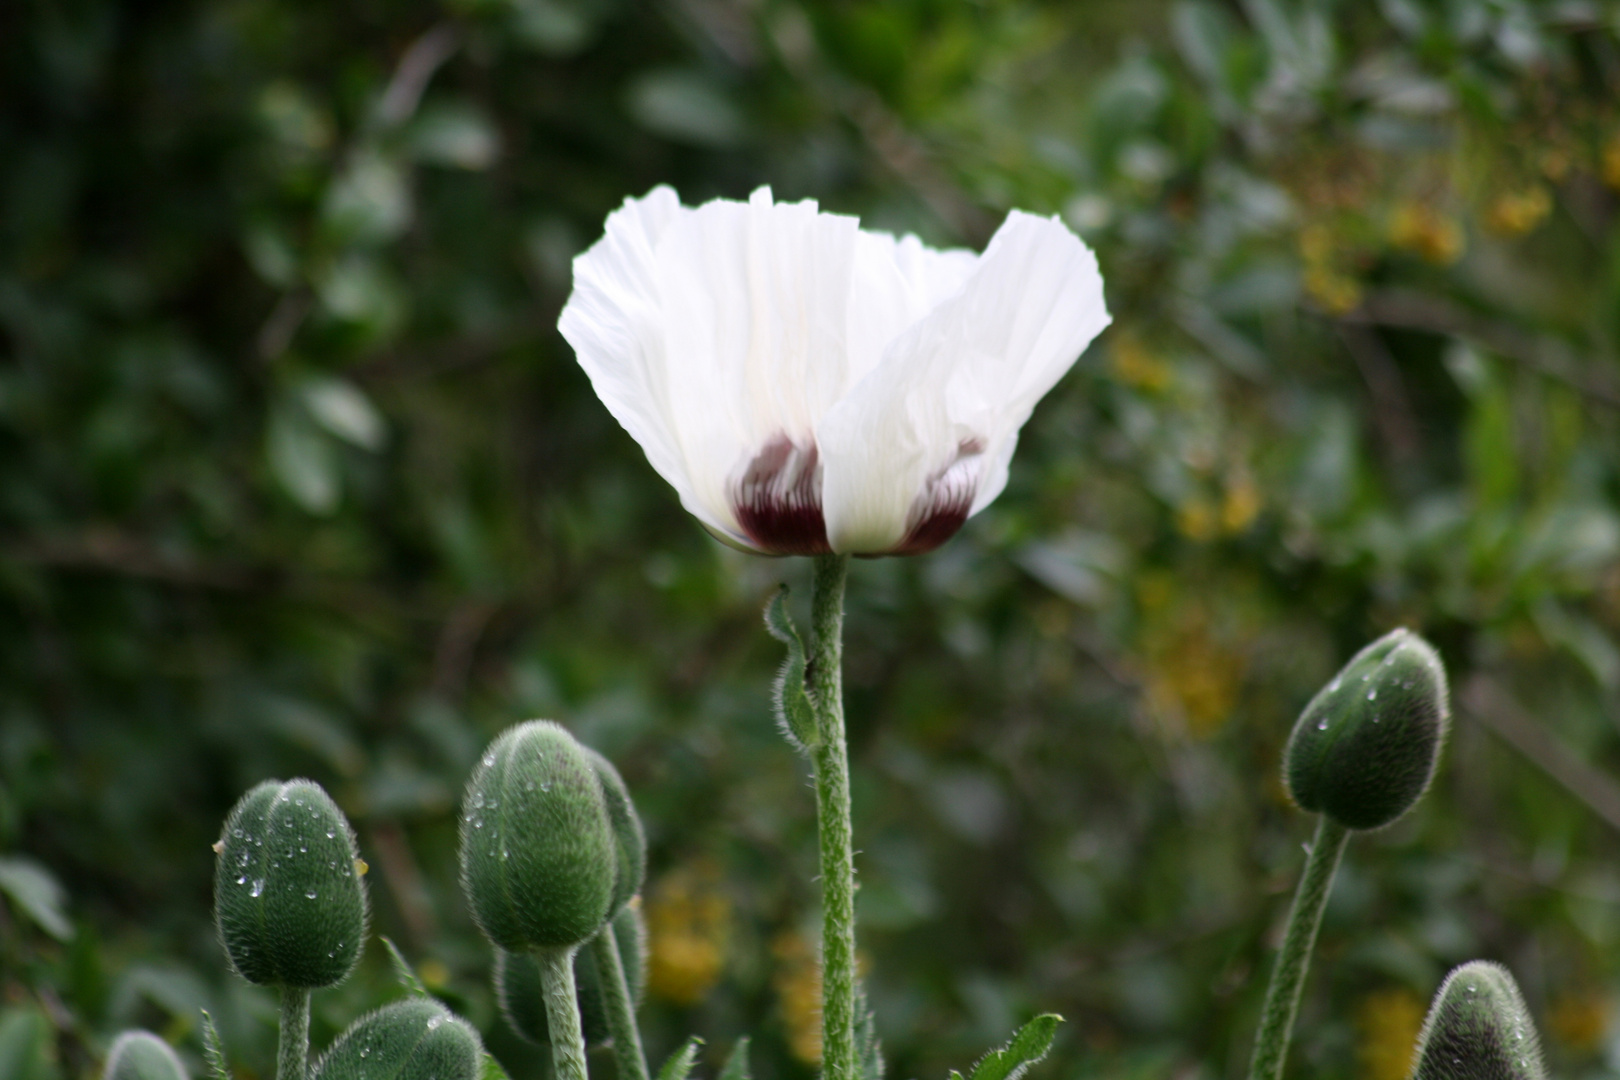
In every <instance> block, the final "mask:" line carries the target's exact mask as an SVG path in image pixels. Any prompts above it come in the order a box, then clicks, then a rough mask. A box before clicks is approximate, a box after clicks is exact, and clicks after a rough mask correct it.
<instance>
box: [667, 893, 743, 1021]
mask: <svg viewBox="0 0 1620 1080" xmlns="http://www.w3.org/2000/svg"><path fill="white" fill-rule="evenodd" d="M718 879H719V874H718V872H717V871H716V870H714V869H713V868H712V867H701V868H697V869H693V868H683V869H680V870H676V871H674V872H673V873H671V874H670V875H669V876H668V877H666V878H664V879H663V880H662V881H660V882H659V883H658V885H657V887H656V888H654V889H653V890H652V894H651V896H650V897H649V898H648V900H647V947H648V956H647V989H648V990H650V991H651V992H652V993H653V994H655V995H657V996H658V997H661V998H664V999H665V1000H666V1001H672V1002H674V1003H675V1004H677V1005H695V1004H696V1003H697V1002H699V1001H701V1000H703V998H704V996H705V995H707V994H708V992H709V991H710V990H712V989H713V988H714V984H715V982H716V981H718V980H719V978H720V971H721V968H722V966H723V965H724V961H725V945H726V930H727V927H728V925H729V924H730V921H731V903H730V901H728V900H727V899H726V897H725V894H724V893H722V892H721V891H720V887H719V880H718Z"/></svg>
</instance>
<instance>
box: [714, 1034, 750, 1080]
mask: <svg viewBox="0 0 1620 1080" xmlns="http://www.w3.org/2000/svg"><path fill="white" fill-rule="evenodd" d="M720 1080H752V1078H751V1076H750V1074H749V1071H748V1036H746V1035H744V1036H743V1037H742V1038H740V1039H738V1040H737V1045H735V1046H733V1047H732V1048H731V1054H730V1055H729V1056H728V1057H727V1058H726V1063H725V1065H724V1066H723V1067H722V1068H721V1070H720Z"/></svg>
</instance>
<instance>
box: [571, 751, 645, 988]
mask: <svg viewBox="0 0 1620 1080" xmlns="http://www.w3.org/2000/svg"><path fill="white" fill-rule="evenodd" d="M581 749H583V750H584V751H585V756H586V757H587V758H589V759H590V761H591V764H592V765H593V766H595V768H596V778H597V779H598V780H600V781H601V782H602V799H603V802H604V803H605V804H606V805H607V813H608V822H609V823H610V824H611V825H612V826H613V842H614V850H615V852H616V853H617V856H618V857H617V859H616V860H615V862H616V866H615V868H614V883H613V900H612V903H611V904H610V907H611V908H612V910H613V911H614V912H618V911H621V910H623V908H624V906H625V905H626V904H628V903H629V902H630V899H631V898H632V897H633V896H635V895H636V894H637V893H639V892H640V891H641V885H642V882H643V881H645V880H646V877H647V834H646V832H645V831H644V830H643V829H642V827H641V818H640V817H639V816H638V815H637V814H636V805H635V803H633V802H631V801H630V789H629V788H627V787H625V784H624V778H623V777H622V776H620V775H619V770H618V769H616V768H614V767H613V762H611V761H609V760H608V759H607V758H605V757H603V756H602V755H601V754H598V753H597V752H596V751H595V750H592V749H591V748H590V747H588V746H586V747H581ZM581 1007H582V1008H583V1004H582V1005H581Z"/></svg>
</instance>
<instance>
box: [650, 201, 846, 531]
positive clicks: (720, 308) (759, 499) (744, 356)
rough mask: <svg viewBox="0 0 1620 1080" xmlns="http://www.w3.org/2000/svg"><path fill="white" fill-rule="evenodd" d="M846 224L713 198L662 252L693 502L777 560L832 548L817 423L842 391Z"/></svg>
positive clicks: (668, 333)
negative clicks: (718, 512) (716, 511)
mask: <svg viewBox="0 0 1620 1080" xmlns="http://www.w3.org/2000/svg"><path fill="white" fill-rule="evenodd" d="M856 232H857V229H856V222H855V219H854V218H851V217H845V216H842V215H837V214H823V213H819V212H818V211H817V208H816V204H815V203H814V202H812V201H809V200H806V201H804V202H799V203H774V202H773V201H772V200H771V193H770V189H768V188H761V189H760V190H758V191H756V192H755V193H754V194H753V196H752V197H751V198H750V199H749V201H748V202H747V203H738V202H730V201H723V200H716V201H714V202H710V203H707V204H705V205H704V206H701V207H699V208H698V209H696V210H694V211H692V212H691V213H689V214H686V215H684V216H682V217H681V218H680V219H678V220H677V221H675V222H674V223H673V224H672V225H671V226H670V228H669V229H668V230H667V231H666V232H665V233H664V235H663V236H662V237H661V238H660V240H659V244H658V252H657V255H658V260H657V283H658V289H659V293H660V295H661V297H662V299H663V319H664V343H665V348H666V357H667V363H668V367H669V371H670V380H669V388H668V394H669V397H668V400H669V415H670V417H671V418H672V426H673V429H674V435H675V442H676V444H677V446H678V447H679V450H680V453H681V455H682V457H683V459H684V461H685V462H686V466H687V476H688V477H689V483H690V484H691V488H692V493H693V496H694V498H695V499H696V500H697V501H698V502H699V503H701V504H703V505H705V506H709V507H723V508H725V510H724V513H725V515H726V518H727V519H728V523H734V524H733V532H734V535H740V536H741V537H742V538H744V539H745V541H746V542H748V543H750V544H751V545H752V546H753V547H755V548H757V549H759V550H762V551H767V552H772V553H776V554H813V553H816V552H821V551H826V550H828V549H827V544H826V535H825V529H824V526H823V524H822V519H821V506H820V501H821V500H820V494H821V466H820V461H819V458H818V455H817V452H816V445H815V438H814V433H815V427H816V423H817V422H818V421H819V420H820V419H821V417H822V416H823V415H824V414H825V413H826V411H827V409H828V408H829V407H831V405H832V404H833V402H835V401H836V400H837V399H838V397H839V396H840V395H841V394H842V393H843V392H844V390H845V389H846V387H847V386H848V384H849V378H848V362H847V358H846V349H845V333H846V329H845V309H846V306H847V300H848V296H849V283H850V266H851V262H852V259H853V254H854V246H855V236H856Z"/></svg>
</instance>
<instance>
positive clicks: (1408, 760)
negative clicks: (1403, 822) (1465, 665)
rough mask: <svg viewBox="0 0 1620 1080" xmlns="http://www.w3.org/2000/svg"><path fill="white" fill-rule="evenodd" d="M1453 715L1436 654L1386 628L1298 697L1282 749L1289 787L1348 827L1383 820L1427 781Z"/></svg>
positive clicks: (1308, 805) (1407, 805)
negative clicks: (1300, 703) (1307, 698)
mask: <svg viewBox="0 0 1620 1080" xmlns="http://www.w3.org/2000/svg"><path fill="white" fill-rule="evenodd" d="M1450 717H1451V703H1450V697H1449V695H1448V692H1447V690H1446V670H1445V668H1444V667H1443V666H1442V665H1441V663H1440V657H1439V655H1438V654H1437V653H1436V652H1435V651H1434V648H1433V647H1432V646H1430V645H1429V643H1428V642H1426V641H1424V640H1423V639H1422V638H1420V637H1418V636H1417V635H1416V634H1414V633H1412V632H1411V631H1410V630H1405V629H1401V630H1393V631H1391V632H1390V633H1388V634H1385V635H1384V636H1383V637H1381V638H1379V639H1378V640H1377V641H1375V642H1373V643H1372V644H1371V645H1368V646H1367V647H1366V648H1365V649H1362V650H1361V651H1360V652H1359V653H1357V654H1356V655H1355V657H1354V658H1352V659H1351V661H1350V662H1349V663H1348V664H1346V665H1345V666H1344V668H1343V669H1342V670H1341V671H1340V672H1339V673H1338V674H1337V675H1335V676H1334V677H1333V681H1332V682H1330V683H1328V684H1327V686H1326V687H1324V688H1323V689H1322V690H1321V692H1320V693H1318V694H1317V695H1316V696H1315V697H1314V698H1312V699H1311V703H1310V704H1309V705H1307V706H1305V711H1304V712H1303V713H1302V714H1300V718H1299V721H1298V723H1296V724H1295V725H1294V733H1293V735H1291V736H1290V737H1289V740H1288V749H1287V751H1286V753H1285V755H1284V765H1283V778H1284V780H1285V781H1286V782H1287V784H1288V791H1289V793H1290V794H1291V795H1293V797H1294V801H1295V802H1296V803H1298V804H1299V805H1300V806H1301V807H1302V808H1303V809H1306V810H1311V811H1319V812H1321V813H1323V814H1326V815H1327V816H1328V817H1330V818H1332V819H1333V820H1334V821H1336V822H1338V823H1339V824H1340V825H1343V826H1345V827H1346V828H1350V829H1377V828H1381V827H1383V826H1385V825H1388V824H1389V823H1390V822H1392V821H1394V820H1395V819H1396V818H1398V817H1400V816H1401V815H1402V814H1404V813H1406V811H1407V810H1409V809H1411V807H1412V805H1413V804H1414V803H1416V802H1417V801H1418V798H1419V797H1420V796H1422V794H1423V792H1424V791H1425V790H1426V789H1427V788H1428V786H1429V781H1430V780H1431V779H1432V778H1433V776H1434V766H1435V762H1436V761H1437V760H1438V759H1439V756H1440V746H1441V743H1442V742H1444V740H1445V735H1446V726H1447V724H1448V723H1449V721H1450Z"/></svg>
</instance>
